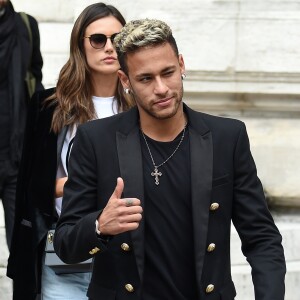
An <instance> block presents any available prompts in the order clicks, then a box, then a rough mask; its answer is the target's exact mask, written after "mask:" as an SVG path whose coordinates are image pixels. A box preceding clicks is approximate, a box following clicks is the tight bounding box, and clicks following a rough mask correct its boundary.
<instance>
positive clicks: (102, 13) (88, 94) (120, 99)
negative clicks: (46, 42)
mask: <svg viewBox="0 0 300 300" xmlns="http://www.w3.org/2000/svg"><path fill="white" fill-rule="evenodd" d="M108 16H113V17H115V18H116V19H117V20H118V21H119V22H120V23H121V24H122V25H123V26H124V25H125V23H126V22H125V19H124V17H123V16H122V15H121V13H120V12H119V11H118V10H117V9H116V8H115V7H114V6H112V5H106V4H104V3H95V4H92V5H89V6H88V7H86V8H85V9H84V10H83V12H82V13H81V14H80V15H79V17H78V18H77V20H76V22H75V24H74V26H73V29H72V33H71V41H70V57H69V59H68V61H67V63H66V64H65V65H64V66H63V68H62V69H61V71H60V74H59V78H58V82H57V85H56V91H55V93H54V94H53V95H52V96H50V97H49V98H48V99H47V103H48V104H49V103H52V104H56V108H55V110H54V114H53V119H52V126H51V129H52V130H53V131H54V132H56V133H58V132H60V131H61V129H62V128H63V127H64V126H66V125H72V124H81V123H84V122H86V121H88V120H91V119H93V118H94V117H95V108H94V105H93V101H92V91H93V86H92V82H91V77H90V70H89V66H88V64H87V60H86V56H85V51H84V46H83V37H84V34H85V30H86V28H87V27H88V26H89V25H90V24H91V23H93V22H94V21H96V20H98V19H101V18H104V17H108ZM115 96H116V99H117V100H116V101H117V104H118V105H117V107H118V112H119V111H125V110H128V109H129V108H130V107H132V106H133V105H134V104H133V101H132V100H131V98H127V97H126V98H125V96H124V93H123V89H122V86H121V83H120V82H119V80H118V84H117V90H116V92H115Z"/></svg>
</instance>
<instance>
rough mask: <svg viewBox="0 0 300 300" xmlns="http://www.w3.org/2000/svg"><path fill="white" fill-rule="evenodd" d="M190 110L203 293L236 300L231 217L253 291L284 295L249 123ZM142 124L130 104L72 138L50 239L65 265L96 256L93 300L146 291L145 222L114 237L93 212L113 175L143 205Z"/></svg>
mask: <svg viewBox="0 0 300 300" xmlns="http://www.w3.org/2000/svg"><path fill="white" fill-rule="evenodd" d="M184 111H185V114H186V116H187V119H188V128H189V140H190V160H191V162H190V163H191V164H190V165H191V203H192V210H193V211H192V217H193V236H194V245H195V257H194V262H195V271H196V279H197V289H198V291H197V292H198V295H199V298H198V299H201V300H204V299H212V300H217V299H223V300H224V299H225V300H233V299H234V297H235V295H236V292H235V287H234V284H233V282H232V279H231V272H230V228H231V221H232V222H233V224H234V225H235V227H236V229H237V231H238V233H239V236H240V238H241V241H242V251H243V253H244V255H245V256H246V257H247V260H248V262H249V263H250V265H251V267H252V276H253V281H254V286H255V295H256V299H257V300H283V299H284V276H285V260H284V254H283V248H282V245H281V235H280V233H279V232H278V229H277V228H276V226H275V225H274V222H273V219H272V217H271V215H270V212H269V210H268V207H267V204H266V201H265V198H264V193H263V189H262V185H261V183H260V181H259V179H258V177H257V174H256V167H255V163H254V161H253V158H252V155H251V152H250V147H249V141H248V136H247V132H246V129H245V125H244V124H243V123H242V122H241V121H238V120H232V119H227V118H221V117H215V116H210V115H207V114H203V113H200V112H195V111H193V110H192V109H190V108H188V107H187V106H186V105H184ZM139 130H140V129H139V114H138V109H137V108H133V109H131V110H130V111H129V112H126V113H121V114H119V115H116V116H113V117H110V118H106V119H102V120H97V121H91V122H88V123H86V124H84V125H81V126H79V128H78V131H77V134H76V137H75V141H74V144H73V149H72V155H71V158H70V161H69V179H68V181H67V183H66V185H65V188H64V198H63V208H62V214H61V217H60V219H59V221H58V224H57V229H56V234H55V238H54V246H55V250H56V252H57V253H58V255H59V256H60V257H61V259H62V260H63V261H65V262H67V263H76V262H79V261H83V260H86V259H88V258H90V257H94V267H93V275H92V279H91V283H90V287H89V290H88V296H89V298H90V299H106V300H112V299H115V300H127V299H134V300H137V299H141V298H140V297H141V290H142V283H143V272H144V250H145V249H144V240H145V238H146V237H145V236H144V225H145V224H144V220H143V219H142V221H141V222H140V225H139V227H138V229H136V230H134V231H131V232H126V233H122V234H119V235H116V236H114V237H113V238H112V239H111V240H110V241H109V242H108V244H106V243H104V242H103V241H102V240H101V239H99V238H98V237H97V235H96V233H95V220H96V219H97V217H98V216H99V214H100V213H101V210H102V209H103V208H104V207H105V205H106V203H107V201H108V199H109V198H110V196H111V194H112V192H113V191H114V188H115V186H116V180H117V177H119V176H121V177H122V178H123V180H124V184H125V187H124V191H123V196H124V197H136V198H139V199H140V200H141V203H142V204H141V205H142V206H143V207H144V201H145V200H144V186H143V185H144V183H143V168H142V154H141V144H140V142H141V141H140V132H139ZM153 221H155V220H153ZM170 234H171V233H170ZM178 242H179V243H180V241H178ZM157 251H159V249H157ZM174 263H176V261H174ZM157 284H158V288H162V289H163V288H164V287H163V286H161V287H160V286H159V285H160V283H157Z"/></svg>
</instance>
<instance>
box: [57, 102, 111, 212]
mask: <svg viewBox="0 0 300 300" xmlns="http://www.w3.org/2000/svg"><path fill="white" fill-rule="evenodd" d="M92 100H93V103H94V107H95V111H96V114H97V117H98V119H102V118H106V117H110V116H112V115H114V114H116V113H117V101H114V97H105V98H103V97H96V96H93V98H92ZM76 129H77V126H70V127H69V129H68V132H67V134H66V137H65V140H64V144H63V148H62V151H61V155H60V161H59V165H58V169H57V173H56V178H62V177H66V176H68V171H67V167H66V157H67V152H68V147H69V143H70V141H71V140H72V139H73V138H74V136H75V134H76ZM60 134H61V133H60ZM61 205H62V197H59V198H55V209H56V211H57V213H58V215H60V213H61Z"/></svg>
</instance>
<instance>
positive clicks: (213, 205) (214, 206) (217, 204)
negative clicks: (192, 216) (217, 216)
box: [209, 202, 220, 210]
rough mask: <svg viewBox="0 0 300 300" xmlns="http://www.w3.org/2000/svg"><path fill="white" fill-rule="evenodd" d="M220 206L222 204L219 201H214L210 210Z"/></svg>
mask: <svg viewBox="0 0 300 300" xmlns="http://www.w3.org/2000/svg"><path fill="white" fill-rule="evenodd" d="M219 206H220V205H219V203H217V202H214V203H212V204H211V205H210V208H209V210H217V209H218V208H219Z"/></svg>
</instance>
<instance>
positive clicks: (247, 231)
mask: <svg viewBox="0 0 300 300" xmlns="http://www.w3.org/2000/svg"><path fill="white" fill-rule="evenodd" d="M234 170H235V174H234V178H235V180H234V201H233V211H232V214H233V218H232V219H233V224H234V225H235V227H236V229H237V232H238V234H239V236H240V238H241V241H242V251H243V253H244V255H245V256H246V258H247V260H248V262H249V264H250V265H251V268H252V279H253V283H254V289H255V299H256V300H283V299H284V292H285V287H284V277H285V273H286V266H285V258H284V252H283V247H282V245H281V242H282V237H281V235H280V233H279V231H278V229H277V227H276V225H275V223H274V221H273V218H272V216H271V214H270V212H269V210H268V207H267V203H266V200H265V197H264V192H263V188H262V185H261V183H260V180H259V179H258V177H257V171H256V166H255V163H254V160H253V158H252V155H251V152H250V145H249V139H248V136H247V132H246V128H245V125H244V124H243V125H242V127H241V130H240V133H239V137H238V140H237V143H236V148H235V153H234Z"/></svg>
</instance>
